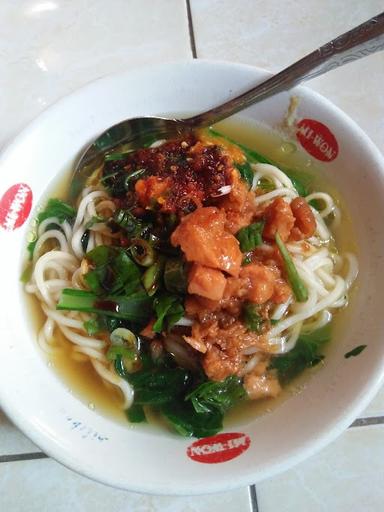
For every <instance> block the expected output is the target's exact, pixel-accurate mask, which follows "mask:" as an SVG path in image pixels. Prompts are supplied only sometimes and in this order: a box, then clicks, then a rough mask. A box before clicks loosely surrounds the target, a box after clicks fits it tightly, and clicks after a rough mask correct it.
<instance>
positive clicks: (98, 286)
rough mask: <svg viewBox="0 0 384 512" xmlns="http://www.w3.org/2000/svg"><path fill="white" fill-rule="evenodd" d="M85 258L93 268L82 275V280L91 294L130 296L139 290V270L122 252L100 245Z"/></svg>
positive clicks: (115, 248)
mask: <svg viewBox="0 0 384 512" xmlns="http://www.w3.org/2000/svg"><path fill="white" fill-rule="evenodd" d="M86 258H87V260H88V261H89V262H90V264H91V266H92V267H94V268H93V269H92V270H90V271H89V272H87V273H86V274H85V275H84V280H85V282H86V283H87V285H88V287H89V289H90V290H91V291H92V292H93V293H96V294H97V295H106V294H108V295H115V294H120V293H124V294H125V295H130V294H132V293H134V292H136V291H138V290H139V289H140V277H141V274H140V270H139V269H138V267H137V265H136V264H135V263H134V262H133V261H132V260H131V258H130V257H129V256H128V254H127V253H126V252H125V251H124V250H122V249H119V248H117V247H110V246H106V245H100V246H98V247H96V248H95V249H93V250H92V251H90V252H88V253H87V255H86Z"/></svg>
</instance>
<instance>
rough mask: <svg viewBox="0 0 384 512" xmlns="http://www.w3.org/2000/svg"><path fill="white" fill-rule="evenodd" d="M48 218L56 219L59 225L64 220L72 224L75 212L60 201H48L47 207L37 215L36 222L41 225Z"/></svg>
mask: <svg viewBox="0 0 384 512" xmlns="http://www.w3.org/2000/svg"><path fill="white" fill-rule="evenodd" d="M50 217H57V218H58V219H59V222H61V223H62V222H64V221H66V220H67V221H68V222H72V221H73V219H74V218H75V217H76V210H75V208H73V207H72V206H71V205H69V204H68V203H65V202H64V201H62V200H61V199H49V201H48V203H47V206H46V207H45V208H44V210H43V211H42V212H40V213H39V214H38V215H37V222H38V223H39V224H41V222H43V220H46V219H49V218H50Z"/></svg>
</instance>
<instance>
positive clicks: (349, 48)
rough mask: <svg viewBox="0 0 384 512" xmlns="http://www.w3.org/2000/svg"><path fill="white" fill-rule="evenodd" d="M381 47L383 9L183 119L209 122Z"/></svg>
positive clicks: (201, 124)
mask: <svg viewBox="0 0 384 512" xmlns="http://www.w3.org/2000/svg"><path fill="white" fill-rule="evenodd" d="M383 49H384V12H382V13H381V14H378V15H377V16H375V17H373V18H371V19H369V20H368V21H366V22H365V23H362V24H361V25H358V26H357V27H355V28H353V29H352V30H350V31H348V32H345V33H344V34H342V35H341V36H339V37H336V39H332V41H330V42H329V43H326V44H325V45H323V46H321V47H320V48H318V49H317V50H315V51H314V52H312V53H309V54H308V55H306V56H305V57H303V58H302V59H300V60H298V61H297V62H295V63H294V64H292V65H291V66H289V67H287V68H285V69H284V70H283V71H280V73H277V74H276V75H274V76H272V77H271V78H269V79H268V80H265V81H264V82H262V83H261V84H259V85H257V86H256V87H254V88H253V89H250V90H249V91H246V92H245V93H243V94H241V95H240V96H237V97H236V98H233V99H232V100H229V101H227V102H226V103H224V104H222V105H219V106H218V107H215V108H212V109H211V110H208V111H206V112H203V113H202V114H199V115H197V116H194V117H191V118H189V119H185V120H184V122H185V123H186V124H187V125H189V126H190V127H204V126H209V125H212V124H214V123H217V122H218V121H221V120H222V119H225V118H226V117H229V116H231V115H232V114H236V112H239V111H240V110H243V109H245V108H246V107H249V106H250V105H252V104H253V103H256V102H258V101H262V100H264V99H266V98H268V97H269V96H272V95H274V94H276V93H278V92H281V91H285V90H287V89H290V88H292V87H293V86H295V85H297V84H299V83H300V82H303V81H305V80H310V79H311V78H314V77H315V76H319V75H322V74H323V73H327V72H328V71H331V70H332V69H335V68H338V67H339V66H343V65H344V64H347V63H348V62H353V61H354V60H358V59H361V58H363V57H366V56H368V55H371V54H372V53H375V52H377V51H380V50H383Z"/></svg>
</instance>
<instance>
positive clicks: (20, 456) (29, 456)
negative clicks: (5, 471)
mask: <svg viewBox="0 0 384 512" xmlns="http://www.w3.org/2000/svg"><path fill="white" fill-rule="evenodd" d="M47 458H48V455H46V454H45V453H43V452H31V453H17V454H15V455H0V464H1V463H2V462H17V461H22V460H35V459H47Z"/></svg>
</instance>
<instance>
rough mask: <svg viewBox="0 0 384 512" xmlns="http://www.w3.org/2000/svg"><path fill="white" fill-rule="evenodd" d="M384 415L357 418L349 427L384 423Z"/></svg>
mask: <svg viewBox="0 0 384 512" xmlns="http://www.w3.org/2000/svg"><path fill="white" fill-rule="evenodd" d="M383 424H384V416H368V417H367V418H357V419H356V420H355V421H354V422H353V423H352V424H351V425H349V428H352V427H369V426H371V425H383Z"/></svg>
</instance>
